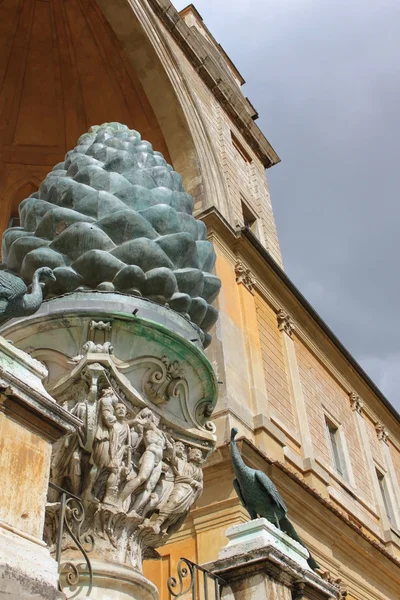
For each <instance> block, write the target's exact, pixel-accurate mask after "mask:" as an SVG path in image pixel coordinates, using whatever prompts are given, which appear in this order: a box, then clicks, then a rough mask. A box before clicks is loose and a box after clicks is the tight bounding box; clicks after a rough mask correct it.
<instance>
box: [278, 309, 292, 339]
mask: <svg viewBox="0 0 400 600" xmlns="http://www.w3.org/2000/svg"><path fill="white" fill-rule="evenodd" d="M276 318H277V321H278V329H279V331H284V332H285V333H286V334H287V335H288V336H289V337H290V338H291V337H292V335H293V332H294V330H295V328H296V326H295V324H294V321H293V319H292V317H291V316H290V315H289V314H288V313H287V312H286V311H285V310H284V309H283V308H281V309H280V310H279V311H278V313H277V315H276Z"/></svg>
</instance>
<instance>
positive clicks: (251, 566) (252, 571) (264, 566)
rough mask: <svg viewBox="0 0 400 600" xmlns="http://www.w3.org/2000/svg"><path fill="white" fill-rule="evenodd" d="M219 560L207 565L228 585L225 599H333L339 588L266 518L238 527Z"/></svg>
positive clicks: (227, 534) (231, 529)
mask: <svg viewBox="0 0 400 600" xmlns="http://www.w3.org/2000/svg"><path fill="white" fill-rule="evenodd" d="M226 536H227V537H228V539H229V542H228V544H227V545H226V546H225V547H224V548H222V550H221V552H220V554H219V559H218V560H216V561H214V562H212V563H208V564H206V565H204V567H205V568H206V569H208V570H210V571H212V572H213V573H214V574H215V575H218V576H219V577H221V578H222V579H223V580H224V581H225V582H226V586H225V587H224V588H223V591H222V599H223V600H259V599H261V598H268V600H293V599H295V600H333V599H337V598H339V597H340V592H339V590H338V588H337V587H336V586H335V585H333V584H331V583H328V582H327V581H325V580H323V579H321V577H320V576H319V575H317V574H316V573H314V571H311V569H310V568H309V566H308V564H307V557H308V552H307V550H306V549H305V548H304V547H303V546H301V545H300V544H298V543H297V542H296V541H294V540H293V539H291V538H290V537H289V536H288V535H286V534H285V533H283V532H282V531H280V530H279V529H277V528H276V527H275V526H274V525H272V523H270V522H269V521H267V520H266V519H255V520H253V521H249V522H248V523H244V524H240V525H235V526H233V527H230V528H229V529H228V530H227V531H226Z"/></svg>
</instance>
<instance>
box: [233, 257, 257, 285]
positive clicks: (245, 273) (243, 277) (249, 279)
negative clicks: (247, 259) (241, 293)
mask: <svg viewBox="0 0 400 600" xmlns="http://www.w3.org/2000/svg"><path fill="white" fill-rule="evenodd" d="M235 275H236V283H242V284H243V285H244V286H245V287H246V288H247V289H248V290H249V292H251V293H253V288H254V285H255V283H256V280H255V278H254V277H253V275H252V273H251V271H250V269H249V268H247V267H246V266H245V265H244V264H243V263H242V261H241V260H238V261H237V263H236V265H235Z"/></svg>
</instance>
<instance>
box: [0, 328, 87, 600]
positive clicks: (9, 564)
mask: <svg viewBox="0 0 400 600" xmlns="http://www.w3.org/2000/svg"><path fill="white" fill-rule="evenodd" d="M46 376H47V370H46V368H45V367H44V365H42V364H41V363H40V362H38V361H37V360H35V359H34V358H32V357H31V356H29V355H28V354H26V353H24V352H22V351H21V350H19V349H17V348H16V347H15V346H13V345H12V344H10V343H9V342H6V340H5V339H4V338H2V337H0V389H1V394H0V470H1V473H2V481H1V486H0V598H6V599H7V600H8V599H10V600H13V599H15V600H17V599H18V600H19V599H21V600H39V599H40V600H42V599H43V600H56V599H59V598H60V599H61V598H62V597H63V595H62V594H60V593H59V591H58V586H57V583H58V573H57V564H56V562H55V560H54V559H53V558H51V556H50V553H49V550H48V548H47V547H46V545H45V544H44V543H43V541H42V535H43V522H44V512H45V499H46V493H47V484H48V475H49V467H50V458H51V444H52V442H54V441H55V440H56V439H58V438H59V437H61V436H62V435H64V434H65V433H66V432H68V433H71V432H72V431H74V430H75V427H76V426H79V425H80V421H79V419H78V418H77V417H75V416H74V415H71V414H70V413H68V412H67V411H66V410H65V409H64V408H62V407H61V406H59V405H58V404H57V403H56V402H55V400H54V399H53V398H52V397H51V396H50V395H49V394H48V393H47V392H46V390H45V388H44V387H43V384H42V380H43V379H44V378H45V377H46Z"/></svg>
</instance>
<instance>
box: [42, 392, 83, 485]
mask: <svg viewBox="0 0 400 600" xmlns="http://www.w3.org/2000/svg"><path fill="white" fill-rule="evenodd" d="M87 410H88V405H87V402H77V404H76V405H75V406H74V407H73V408H72V409H71V413H72V414H73V415H75V416H77V417H78V418H79V419H81V420H82V423H83V424H82V426H81V427H80V428H79V429H78V431H77V432H76V433H73V434H71V435H68V436H66V437H64V438H61V439H60V440H59V441H58V442H56V443H55V444H54V447H53V456H52V461H51V480H52V482H53V483H55V484H56V485H58V486H60V487H65V484H64V479H65V478H68V479H69V486H67V487H69V488H70V490H71V492H72V493H73V494H75V495H78V494H80V492H81V485H82V471H83V470H84V469H83V463H84V462H85V458H86V463H88V461H89V456H90V455H89V454H88V453H85V450H84V445H85V439H86V434H87V431H86V430H87ZM85 454H86V456H85Z"/></svg>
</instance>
